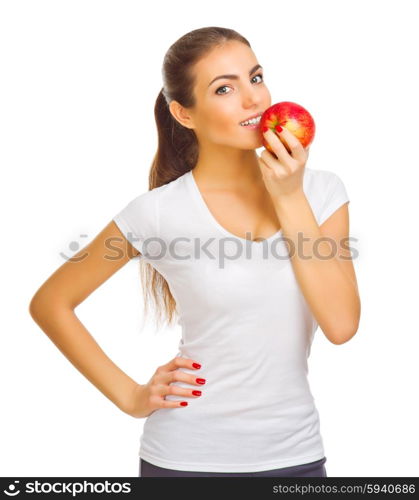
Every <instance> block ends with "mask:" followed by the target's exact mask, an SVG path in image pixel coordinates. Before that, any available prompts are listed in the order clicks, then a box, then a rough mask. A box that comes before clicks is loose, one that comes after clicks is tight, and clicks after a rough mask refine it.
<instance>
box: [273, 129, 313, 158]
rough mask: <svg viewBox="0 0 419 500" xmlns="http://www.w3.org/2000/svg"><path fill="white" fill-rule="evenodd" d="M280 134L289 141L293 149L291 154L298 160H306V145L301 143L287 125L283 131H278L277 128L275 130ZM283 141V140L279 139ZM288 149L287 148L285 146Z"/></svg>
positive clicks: (290, 147) (288, 143) (289, 145)
mask: <svg viewBox="0 0 419 500" xmlns="http://www.w3.org/2000/svg"><path fill="white" fill-rule="evenodd" d="M275 133H276V134H278V136H279V137H280V138H281V139H283V140H285V142H286V143H287V145H288V147H289V149H290V150H291V156H292V157H293V158H294V159H296V160H298V161H304V160H305V158H306V153H305V152H304V147H303V145H302V144H301V142H300V141H299V140H298V139H297V137H295V135H294V134H293V133H292V132H290V131H289V130H288V129H287V128H286V127H282V131H281V132H278V131H277V130H276V131H275ZM279 142H281V141H279ZM284 148H285V146H284ZM285 149H286V148H285Z"/></svg>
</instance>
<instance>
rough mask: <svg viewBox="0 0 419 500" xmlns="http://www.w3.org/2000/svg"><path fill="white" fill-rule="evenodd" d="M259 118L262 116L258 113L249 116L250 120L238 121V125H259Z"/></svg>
mask: <svg viewBox="0 0 419 500" xmlns="http://www.w3.org/2000/svg"><path fill="white" fill-rule="evenodd" d="M261 118H262V115H259V116H257V117H256V118H251V119H250V120H246V121H244V122H240V124H239V125H240V126H242V127H248V126H249V125H259V123H260V119H261Z"/></svg>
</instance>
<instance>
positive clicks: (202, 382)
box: [196, 378, 205, 384]
mask: <svg viewBox="0 0 419 500" xmlns="http://www.w3.org/2000/svg"><path fill="white" fill-rule="evenodd" d="M196 381H197V382H198V384H205V379H204V378H197V379H196Z"/></svg>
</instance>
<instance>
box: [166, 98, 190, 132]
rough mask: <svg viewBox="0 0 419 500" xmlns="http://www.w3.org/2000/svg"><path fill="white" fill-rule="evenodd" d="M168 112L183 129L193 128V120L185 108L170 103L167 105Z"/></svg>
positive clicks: (175, 102)
mask: <svg viewBox="0 0 419 500" xmlns="http://www.w3.org/2000/svg"><path fill="white" fill-rule="evenodd" d="M169 110H170V113H171V114H172V116H173V118H174V119H175V120H176V121H178V122H179V123H180V124H181V125H182V126H183V127H186V128H190V129H192V128H194V126H193V120H192V117H191V116H190V114H189V113H188V111H187V110H186V108H184V107H183V106H181V105H180V104H179V103H178V102H177V101H172V102H171V103H170V104H169Z"/></svg>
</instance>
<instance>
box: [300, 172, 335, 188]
mask: <svg viewBox="0 0 419 500" xmlns="http://www.w3.org/2000/svg"><path fill="white" fill-rule="evenodd" d="M337 180H340V178H339V176H338V175H337V174H336V173H335V172H332V171H331V170H320V169H313V168H307V167H306V169H305V176H304V183H305V184H307V186H308V187H317V188H319V189H322V190H326V189H327V188H328V187H329V186H330V184H332V183H333V182H336V181H337Z"/></svg>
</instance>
